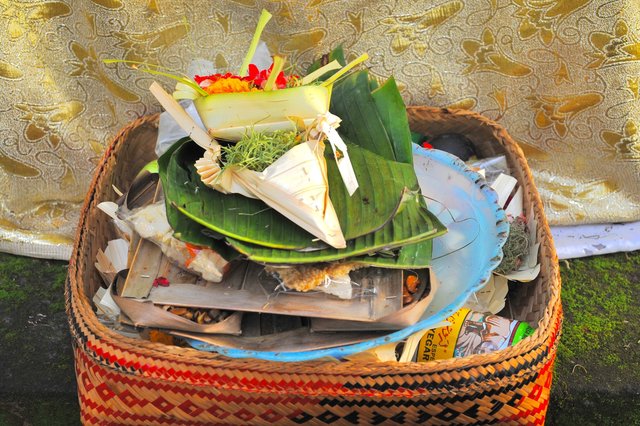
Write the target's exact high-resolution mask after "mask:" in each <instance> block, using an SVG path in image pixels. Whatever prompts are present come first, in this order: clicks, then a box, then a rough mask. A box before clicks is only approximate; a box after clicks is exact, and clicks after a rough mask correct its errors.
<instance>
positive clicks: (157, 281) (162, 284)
mask: <svg viewBox="0 0 640 426" xmlns="http://www.w3.org/2000/svg"><path fill="white" fill-rule="evenodd" d="M153 286H154V287H158V286H160V287H169V280H168V279H166V278H165V277H158V278H156V279H155V280H153Z"/></svg>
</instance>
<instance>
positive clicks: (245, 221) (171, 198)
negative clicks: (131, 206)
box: [107, 11, 446, 269]
mask: <svg viewBox="0 0 640 426" xmlns="http://www.w3.org/2000/svg"><path fill="white" fill-rule="evenodd" d="M269 18H270V14H269V13H268V12H266V11H263V13H262V15H261V17H260V21H259V23H258V25H257V29H256V32H255V34H254V37H253V40H252V42H251V46H250V48H249V51H248V53H247V55H246V58H245V60H244V63H243V65H242V67H241V69H240V71H239V72H238V74H237V75H233V74H230V73H226V74H213V75H208V76H197V75H196V76H195V77H194V78H191V77H187V76H177V75H175V74H171V73H168V72H165V71H160V70H158V69H157V68H155V67H153V66H151V65H148V64H140V63H135V64H134V65H135V66H136V67H137V68H138V69H140V70H142V71H146V72H150V73H151V74H159V75H162V76H166V77H170V78H172V79H174V80H177V81H178V82H177V84H176V86H175V91H174V92H173V94H172V95H170V94H169V93H167V92H166V91H165V90H164V89H163V88H162V87H161V86H160V84H158V83H155V82H154V83H153V84H152V85H151V87H150V91H151V92H152V94H153V95H154V96H155V97H156V98H157V99H158V101H159V102H160V104H161V105H162V106H163V107H164V109H165V110H166V111H167V112H168V113H169V114H170V115H171V116H172V117H173V118H174V120H175V121H176V122H177V124H178V125H179V126H180V127H181V128H182V129H183V130H184V131H185V132H186V133H187V134H188V135H189V138H185V139H183V140H180V141H177V142H175V143H174V144H173V146H172V147H171V148H170V149H169V150H168V151H167V152H166V153H165V154H163V155H162V156H161V157H160V158H159V159H158V165H159V173H160V177H161V180H162V187H163V191H164V196H165V203H166V208H167V217H168V219H169V222H170V224H171V226H172V228H173V229H174V231H175V234H176V235H179V236H180V237H179V238H182V239H183V240H188V239H189V236H193V235H195V234H201V235H200V236H199V237H198V238H194V239H193V240H192V241H186V242H190V243H192V244H197V245H201V244H202V238H201V236H202V235H215V237H214V238H212V241H211V243H210V244H208V245H209V246H210V247H212V248H215V247H219V245H220V243H221V241H222V242H224V243H226V244H227V245H228V246H230V247H231V248H232V249H233V250H235V251H236V252H238V253H240V254H241V255H243V256H245V257H246V258H248V259H249V260H253V261H255V262H260V263H265V264H288V265H302V264H311V263H317V262H334V261H345V260H349V261H355V262H356V263H358V264H360V265H365V266H366V265H375V266H378V267H386V268H396V269H400V268H412V267H413V268H423V267H427V266H428V265H429V261H430V259H431V247H432V245H431V239H433V238H434V237H436V236H438V235H442V234H443V233H444V232H446V228H445V227H444V226H443V225H442V224H441V223H440V222H439V221H438V219H437V218H436V217H435V216H434V215H433V214H431V213H430V212H429V211H428V210H427V207H426V203H425V200H424V199H423V197H422V196H421V194H420V187H419V185H418V180H417V177H416V173H415V170H414V168H413V156H412V151H411V150H412V148H411V138H410V132H409V126H408V121H407V113H406V107H405V105H404V102H403V100H402V97H401V96H400V93H399V90H398V87H397V85H396V83H395V81H394V80H393V78H389V79H388V80H387V81H386V82H384V83H383V84H378V82H377V81H376V80H375V79H373V78H371V77H370V76H369V73H368V71H367V70H355V69H354V68H355V67H356V66H358V65H359V64H361V63H362V62H363V61H365V60H366V59H367V58H368V56H367V55H366V54H363V55H360V56H359V57H357V58H356V59H355V60H353V61H351V62H349V63H347V61H345V58H344V53H343V52H342V48H341V47H339V48H337V49H335V50H334V51H332V52H331V53H329V54H328V55H325V56H324V57H322V58H320V59H318V60H317V61H316V62H314V63H313V64H312V65H311V67H310V68H309V70H308V71H307V75H305V76H302V77H299V76H296V75H285V73H284V71H282V70H283V68H284V58H282V57H279V56H277V55H276V56H274V57H273V64H272V65H271V67H270V68H269V69H265V70H259V69H258V68H257V67H256V66H255V65H252V64H250V61H251V58H252V57H253V55H254V52H255V48H256V46H257V43H258V40H259V38H260V33H261V31H262V29H263V28H264V26H265V25H266V23H267V22H268V20H269ZM107 62H111V63H113V62H127V61H121V60H109V61H107ZM183 99H190V100H192V101H193V103H194V106H195V108H196V110H197V112H198V115H199V116H200V118H201V119H202V123H203V124H204V126H205V127H206V129H203V128H201V127H199V125H197V124H196V123H195V121H194V120H193V118H192V117H191V116H189V115H188V114H187V113H186V111H185V110H184V109H183V108H182V107H181V106H180V104H179V103H178V102H177V101H178V100H183ZM292 222H293V223H294V224H296V225H297V226H291V225H292ZM198 227H200V229H201V232H198V231H195V234H194V233H193V232H192V231H193V230H194V229H197V228H198ZM185 229H189V232H183V230H185Z"/></svg>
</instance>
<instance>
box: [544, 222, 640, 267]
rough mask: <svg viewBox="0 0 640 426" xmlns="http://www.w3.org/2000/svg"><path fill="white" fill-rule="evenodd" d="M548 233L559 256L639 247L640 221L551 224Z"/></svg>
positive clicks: (636, 248)
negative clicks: (573, 224)
mask: <svg viewBox="0 0 640 426" xmlns="http://www.w3.org/2000/svg"><path fill="white" fill-rule="evenodd" d="M551 234H553V240H554V243H555V246H556V251H557V252H558V258H560V259H572V258H577V257H586V256H595V255H600V254H607V253H616V252H620V251H634V250H639V249H640V221H639V222H629V223H603V224H596V225H576V226H552V227H551Z"/></svg>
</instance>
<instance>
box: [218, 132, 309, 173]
mask: <svg viewBox="0 0 640 426" xmlns="http://www.w3.org/2000/svg"><path fill="white" fill-rule="evenodd" d="M299 142H300V138H299V137H298V134H297V132H295V131H293V130H292V131H277V132H273V133H262V132H253V131H251V132H248V133H247V134H246V135H245V136H244V137H243V138H242V139H240V141H238V142H237V143H235V144H231V145H227V146H224V147H222V153H223V162H224V167H229V166H238V167H242V168H247V169H249V170H254V171H256V172H262V171H264V169H266V168H267V167H269V166H270V165H271V164H273V163H274V162H275V161H276V160H277V159H279V158H280V157H282V156H283V155H284V154H285V153H286V152H287V151H289V150H290V149H291V148H293V147H294V146H295V145H297V144H298V143H299ZM224 167H223V169H224Z"/></svg>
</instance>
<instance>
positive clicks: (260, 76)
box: [244, 64, 298, 89]
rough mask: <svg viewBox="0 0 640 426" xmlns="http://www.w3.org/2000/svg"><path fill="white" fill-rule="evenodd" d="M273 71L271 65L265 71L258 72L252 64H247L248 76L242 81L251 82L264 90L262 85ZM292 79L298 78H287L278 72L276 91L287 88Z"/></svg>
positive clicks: (281, 72)
mask: <svg viewBox="0 0 640 426" xmlns="http://www.w3.org/2000/svg"><path fill="white" fill-rule="evenodd" d="M272 69H273V64H271V66H270V67H269V69H266V70H259V69H258V67H257V66H255V65H254V64H249V75H248V76H246V77H245V78H244V79H245V80H247V81H250V82H252V83H253V84H254V85H255V86H256V87H259V88H261V89H264V85H265V84H266V83H267V80H268V79H269V75H270V74H271V70H272ZM292 78H298V76H294V75H292V76H289V77H288V78H287V77H285V75H284V72H283V71H280V72H279V73H278V77H277V78H276V87H277V88H278V89H285V88H286V87H287V83H288V82H289V80H290V79H292Z"/></svg>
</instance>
